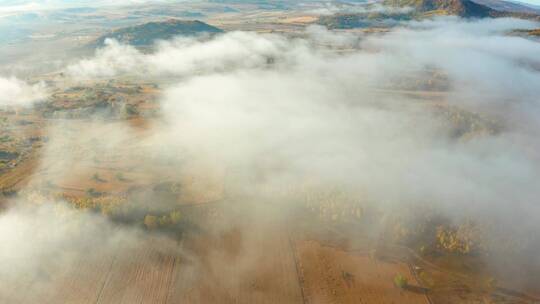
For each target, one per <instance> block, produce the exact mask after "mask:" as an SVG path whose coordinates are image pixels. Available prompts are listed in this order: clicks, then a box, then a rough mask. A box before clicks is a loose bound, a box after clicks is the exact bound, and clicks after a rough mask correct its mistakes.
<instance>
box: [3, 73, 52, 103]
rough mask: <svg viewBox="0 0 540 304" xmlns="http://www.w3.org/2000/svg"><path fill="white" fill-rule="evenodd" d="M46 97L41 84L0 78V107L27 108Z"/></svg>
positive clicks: (12, 78) (44, 87)
mask: <svg viewBox="0 0 540 304" xmlns="http://www.w3.org/2000/svg"><path fill="white" fill-rule="evenodd" d="M46 97H47V90H46V86H45V84H43V83H37V84H28V83H26V82H24V81H22V80H19V79H17V78H14V77H11V78H2V77H0V106H28V105H31V104H33V103H34V102H36V101H40V100H42V99H44V98H46Z"/></svg>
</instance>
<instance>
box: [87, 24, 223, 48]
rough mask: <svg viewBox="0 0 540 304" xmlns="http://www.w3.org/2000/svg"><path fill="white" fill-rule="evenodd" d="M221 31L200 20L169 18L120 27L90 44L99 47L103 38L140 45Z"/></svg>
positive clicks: (102, 43)
mask: <svg viewBox="0 0 540 304" xmlns="http://www.w3.org/2000/svg"><path fill="white" fill-rule="evenodd" d="M221 32H223V30H221V29H219V28H217V27H214V26H212V25H209V24H207V23H204V22H202V21H198V20H190V21H186V20H176V19H171V20H167V21H161V22H148V23H144V24H141V25H136V26H130V27H125V28H121V29H118V30H115V31H112V32H110V33H107V34H105V35H103V36H101V37H99V38H98V39H97V40H96V41H95V42H94V43H92V45H93V46H97V47H100V46H103V45H104V43H105V40H107V39H115V40H117V41H119V42H121V43H125V44H130V45H133V46H137V47H141V46H150V45H152V44H153V43H154V42H155V41H156V40H169V39H171V38H173V37H175V36H195V35H199V34H204V33H207V34H216V33H221Z"/></svg>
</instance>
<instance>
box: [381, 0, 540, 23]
mask: <svg viewBox="0 0 540 304" xmlns="http://www.w3.org/2000/svg"><path fill="white" fill-rule="evenodd" d="M384 4H385V5H389V6H397V7H413V8H415V9H416V10H417V11H418V12H422V13H427V12H433V13H434V14H442V15H456V16H461V17H465V18H484V17H516V18H524V19H537V20H540V13H539V12H537V11H536V10H535V9H533V8H528V7H526V6H524V5H519V4H517V3H513V2H506V1H502V0H474V1H472V0H385V1H384Z"/></svg>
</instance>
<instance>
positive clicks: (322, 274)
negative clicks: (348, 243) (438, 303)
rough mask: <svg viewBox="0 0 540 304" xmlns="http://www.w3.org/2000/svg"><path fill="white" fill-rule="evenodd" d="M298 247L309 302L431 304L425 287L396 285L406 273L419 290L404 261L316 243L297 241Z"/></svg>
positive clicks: (410, 282) (307, 301)
mask: <svg viewBox="0 0 540 304" xmlns="http://www.w3.org/2000/svg"><path fill="white" fill-rule="evenodd" d="M296 248H297V252H298V254H297V255H298V259H299V264H300V267H299V268H300V270H301V276H302V281H303V286H304V294H305V298H306V303H428V300H427V298H426V296H425V294H424V293H423V292H422V290H421V288H418V290H414V289H411V290H402V289H400V288H398V287H396V286H394V283H393V279H394V277H395V276H396V275H397V274H402V275H403V276H404V277H406V278H407V279H408V281H409V284H411V285H412V286H416V287H418V282H416V280H415V278H414V277H413V276H412V274H411V273H410V270H409V267H408V266H407V264H405V263H403V262H399V261H391V260H380V259H375V258H371V257H370V256H369V255H368V254H366V253H360V254H355V253H348V252H346V251H343V250H340V249H336V248H332V247H327V246H322V245H321V244H319V243H317V242H314V241H300V242H297V243H296Z"/></svg>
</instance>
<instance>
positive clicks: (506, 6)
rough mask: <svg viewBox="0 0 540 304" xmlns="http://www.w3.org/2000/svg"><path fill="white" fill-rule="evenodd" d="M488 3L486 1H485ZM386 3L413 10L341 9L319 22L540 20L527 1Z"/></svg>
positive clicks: (412, 0)
mask: <svg viewBox="0 0 540 304" xmlns="http://www.w3.org/2000/svg"><path fill="white" fill-rule="evenodd" d="M484 3H485V4H484ZM383 4H384V5H385V6H389V7H396V8H413V9H412V10H403V11H402V10H396V11H392V10H388V11H382V12H381V11H374V12H370V11H369V6H368V10H367V12H364V13H338V14H334V15H329V16H321V17H320V18H319V20H318V23H319V24H321V25H324V26H326V27H328V28H340V29H347V28H368V27H379V28H381V27H383V28H384V27H392V26H395V25H397V24H399V23H400V22H402V21H407V20H413V19H416V20H418V19H424V18H429V17H432V16H438V15H454V16H460V17H463V18H498V17H514V18H522V19H530V20H536V21H540V11H538V10H536V9H534V8H529V7H528V6H525V5H520V4H516V3H513V2H506V1H502V0H474V1H473V0H385V1H384V2H383ZM488 4H489V5H488Z"/></svg>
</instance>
